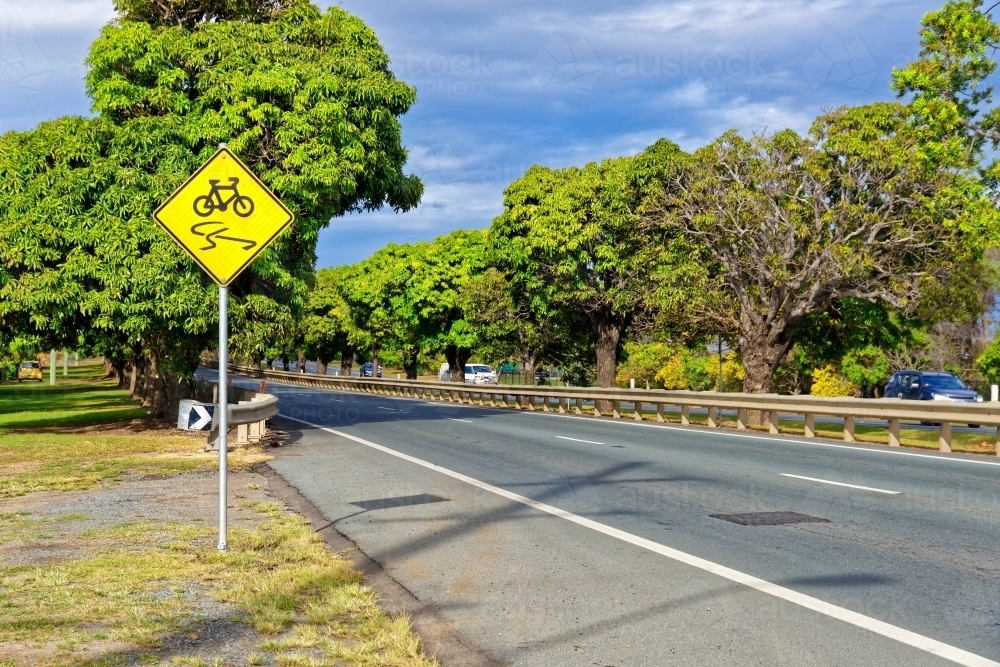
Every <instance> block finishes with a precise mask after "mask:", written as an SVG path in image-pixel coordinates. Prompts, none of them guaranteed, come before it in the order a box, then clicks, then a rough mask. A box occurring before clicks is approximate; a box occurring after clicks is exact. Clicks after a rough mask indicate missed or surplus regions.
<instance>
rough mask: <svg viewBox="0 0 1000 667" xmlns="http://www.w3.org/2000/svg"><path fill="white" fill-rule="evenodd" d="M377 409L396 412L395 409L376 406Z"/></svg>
mask: <svg viewBox="0 0 1000 667" xmlns="http://www.w3.org/2000/svg"><path fill="white" fill-rule="evenodd" d="M375 407H376V408H378V409H379V410H388V411H389V412H395V411H396V410H395V408H383V407H382V406H381V405H376V406H375Z"/></svg>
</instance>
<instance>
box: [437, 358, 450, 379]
mask: <svg viewBox="0 0 1000 667" xmlns="http://www.w3.org/2000/svg"><path fill="white" fill-rule="evenodd" d="M438 382H451V366H449V365H448V363H447V362H445V363H443V364H441V368H439V369H438Z"/></svg>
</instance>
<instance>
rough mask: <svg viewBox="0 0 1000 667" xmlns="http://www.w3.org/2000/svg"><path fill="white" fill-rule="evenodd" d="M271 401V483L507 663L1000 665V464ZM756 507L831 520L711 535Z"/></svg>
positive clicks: (620, 426)
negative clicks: (286, 485) (275, 437)
mask: <svg viewBox="0 0 1000 667" xmlns="http://www.w3.org/2000/svg"><path fill="white" fill-rule="evenodd" d="M237 382H241V381H240V380H237ZM246 384H247V386H255V385H256V381H246ZM268 387H269V391H271V392H272V393H275V394H277V395H279V396H280V397H281V410H282V415H284V416H285V417H286V419H285V420H283V421H282V422H281V423H280V425H279V427H280V428H283V429H286V430H289V431H290V432H291V433H292V439H293V441H294V443H293V444H292V446H290V447H289V448H288V449H287V450H285V452H286V454H285V455H283V456H281V457H279V458H278V459H276V460H275V461H273V462H272V463H271V465H272V467H274V469H275V470H276V471H277V472H278V473H279V474H281V475H282V476H283V477H284V478H285V479H287V480H288V481H289V482H290V483H291V484H293V485H294V486H296V487H297V488H298V489H299V490H300V491H301V492H302V493H303V494H304V495H305V496H306V497H308V498H309V499H310V500H311V501H312V502H313V503H314V504H315V505H316V506H318V507H319V508H320V510H321V511H322V512H323V513H324V514H325V515H326V516H327V517H328V518H329V519H330V520H331V521H333V522H334V523H335V525H336V527H337V530H339V531H340V532H341V533H343V534H344V535H346V536H347V537H349V538H350V539H352V540H353V541H354V542H355V543H356V544H358V546H359V547H360V548H361V549H362V550H364V551H365V552H366V553H367V554H368V555H369V556H370V557H372V558H373V559H374V560H376V561H378V562H380V563H381V564H382V565H383V566H384V567H385V568H386V569H387V571H388V572H389V573H390V574H391V575H392V576H393V577H395V578H396V579H397V580H398V581H399V582H400V583H402V584H403V585H404V586H406V587H407V588H408V589H409V590H410V591H412V592H413V593H414V594H415V595H416V596H417V597H418V598H420V599H421V600H425V601H430V602H433V603H435V604H437V605H438V606H439V607H440V609H441V610H442V612H443V613H444V614H445V615H446V617H448V618H449V619H450V620H451V621H453V622H454V625H455V628H456V629H457V630H458V631H459V632H460V633H461V634H463V635H464V636H465V637H466V638H468V640H469V641H470V642H472V643H474V644H475V645H477V646H479V647H481V648H483V649H485V650H487V651H489V652H490V653H492V655H494V656H495V657H496V658H497V659H498V660H499V661H501V662H503V663H507V664H512V665H546V666H553V667H555V666H559V667H562V666H565V665H614V666H616V667H617V666H625V665H664V664H672V665H673V664H677V665H709V664H735V665H751V664H752V665H903V664H905V665H908V666H910V665H932V664H954V662H958V663H961V664H996V663H994V662H992V661H1000V579H998V576H1000V554H998V549H997V546H998V544H1000V539H998V537H997V535H998V528H1000V489H998V485H997V482H998V481H1000V466H998V465H996V464H997V462H996V461H995V460H994V459H987V458H984V457H971V456H961V455H942V456H938V455H935V454H924V453H916V452H912V451H906V450H902V451H900V450H895V451H890V450H889V449H887V448H878V447H865V446H845V445H843V444H842V443H835V442H832V441H810V442H806V441H802V440H795V439H791V438H784V437H780V436H779V437H772V436H763V435H753V434H739V433H735V432H720V431H714V430H713V431H710V430H707V429H699V428H680V427H664V426H659V425H652V424H635V423H630V422H611V421H608V420H597V419H593V418H576V417H569V416H558V415H546V414H538V413H525V412H514V411H505V410H490V409H483V408H475V407H470V406H459V405H455V404H436V403H425V402H421V401H416V400H407V399H394V398H390V397H384V396H373V395H367V394H353V393H339V392H332V391H326V390H310V389H306V388H300V387H292V386H284V385H280V384H278V383H269V384H268ZM324 429H328V430H324ZM331 431H335V432H331ZM352 438H353V439H352ZM379 447H381V448H379ZM404 457H410V458H404ZM435 466H436V467H435ZM814 480H815V481H814ZM820 480H822V481H820ZM845 485H847V486H845ZM858 487H864V488H858ZM537 503H543V504H544V505H538V504H537ZM532 504H534V505H535V506H530V505H532ZM762 512H797V513H801V514H804V515H806V516H807V517H811V518H812V519H822V520H825V521H824V522H818V521H810V522H804V523H792V524H788V525H740V524H737V523H732V522H729V521H725V520H721V519H719V518H713V517H712V515H714V514H745V513H762ZM800 518H801V517H800ZM977 656H981V657H979V658H977Z"/></svg>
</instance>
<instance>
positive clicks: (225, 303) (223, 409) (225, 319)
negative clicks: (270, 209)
mask: <svg viewBox="0 0 1000 667" xmlns="http://www.w3.org/2000/svg"><path fill="white" fill-rule="evenodd" d="M215 409H216V410H218V411H219V551H225V550H226V535H227V526H226V524H227V511H226V510H227V500H228V496H229V494H228V492H227V489H226V481H227V480H226V473H227V472H228V463H227V460H226V455H227V446H228V442H227V441H228V439H229V438H228V435H229V414H228V410H229V288H228V287H220V288H219V405H217V406H216V408H215Z"/></svg>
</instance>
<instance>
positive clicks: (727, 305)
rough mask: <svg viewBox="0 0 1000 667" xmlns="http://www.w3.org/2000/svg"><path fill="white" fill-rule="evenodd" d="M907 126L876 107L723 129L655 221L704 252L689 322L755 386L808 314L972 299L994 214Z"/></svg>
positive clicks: (894, 108)
mask: <svg viewBox="0 0 1000 667" xmlns="http://www.w3.org/2000/svg"><path fill="white" fill-rule="evenodd" d="M911 120H912V117H911V115H910V113H909V110H908V109H907V108H906V107H904V106H902V105H898V104H875V105H870V106H867V107H858V108H851V109H846V108H845V109H838V110H836V111H834V112H831V113H829V114H827V115H825V116H823V117H821V118H820V119H818V120H817V121H816V123H815V124H814V126H813V129H812V136H811V137H808V138H807V137H800V136H798V135H797V134H795V133H794V132H791V131H784V132H779V133H776V134H773V135H768V136H753V137H750V138H744V137H741V136H739V135H738V134H736V133H735V132H729V133H726V134H725V135H723V137H721V138H720V139H718V140H717V141H715V142H713V143H712V144H711V145H710V146H708V147H706V148H704V149H701V150H700V151H698V152H697V153H696V155H695V158H696V159H695V163H694V165H693V167H692V168H691V169H690V170H688V171H686V172H684V173H683V174H682V176H681V177H680V179H679V185H678V189H679V190H680V191H681V193H682V194H681V195H679V196H677V197H674V198H673V199H668V200H667V206H666V207H665V208H664V209H663V210H661V211H659V212H658V213H657V219H658V220H659V221H660V222H661V223H662V224H664V225H666V226H668V227H671V228H675V229H679V230H681V231H682V232H683V233H684V234H685V235H686V236H687V237H688V238H689V239H690V240H691V247H693V248H695V247H696V248H697V249H698V250H699V251H700V254H701V255H702V257H703V259H702V261H701V262H699V263H698V264H697V265H698V266H699V267H702V271H701V273H700V275H698V274H695V275H694V276H693V278H694V279H693V281H692V283H691V284H690V285H689V290H688V293H689V294H692V295H700V296H699V298H698V299H697V302H695V303H692V304H691V305H690V307H689V309H688V312H689V316H694V317H695V318H697V319H698V320H700V322H701V323H702V326H703V327H704V328H706V329H708V330H714V331H721V332H724V335H726V336H727V338H731V339H732V340H733V341H734V343H735V347H736V349H737V351H738V352H739V355H740V358H741V359H742V361H743V364H744V367H745V371H746V376H745V380H744V390H745V391H747V392H752V393H756V392H768V391H770V390H771V386H772V380H773V377H774V373H775V371H776V369H777V368H778V366H779V364H780V363H781V362H782V360H783V359H784V358H785V355H786V354H787V353H788V351H789V349H790V348H791V347H792V345H793V344H794V343H795V340H796V338H797V335H798V333H799V331H800V329H801V327H802V325H803V323H804V322H805V320H806V317H808V316H809V315H811V314H816V313H822V312H824V311H827V310H828V309H829V308H830V307H831V305H832V304H834V303H836V302H837V301H838V300H843V299H857V300H861V301H871V302H881V303H884V304H888V305H889V306H891V307H892V308H895V309H898V310H900V311H903V312H910V313H912V312H915V311H916V309H917V307H918V305H919V304H920V302H921V299H922V298H924V297H926V296H927V295H928V294H933V293H935V292H937V293H939V294H944V293H950V294H969V293H971V292H970V291H969V290H967V289H964V287H965V282H963V281H968V280H970V279H971V278H972V273H973V272H972V271H970V270H969V267H973V266H975V264H976V262H977V261H978V259H979V257H980V255H981V251H980V250H977V248H976V243H978V240H973V238H972V237H973V236H974V235H976V234H979V233H980V232H981V231H982V230H983V229H985V228H991V227H992V226H994V225H995V210H994V209H993V206H992V204H991V202H989V200H988V199H987V198H986V197H985V196H984V193H983V191H982V188H981V186H980V185H979V183H978V180H977V179H976V178H974V177H973V176H971V175H970V174H968V173H966V172H964V171H963V170H962V169H961V165H956V164H953V163H947V164H945V163H942V162H941V161H938V160H930V159H922V158H921V155H922V153H923V151H924V150H925V148H926V143H925V140H926V136H925V134H924V132H923V130H922V129H921V128H920V127H915V126H914V125H913V124H912V123H911ZM759 417H760V416H759V415H752V416H751V419H754V418H759Z"/></svg>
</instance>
